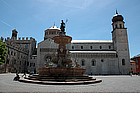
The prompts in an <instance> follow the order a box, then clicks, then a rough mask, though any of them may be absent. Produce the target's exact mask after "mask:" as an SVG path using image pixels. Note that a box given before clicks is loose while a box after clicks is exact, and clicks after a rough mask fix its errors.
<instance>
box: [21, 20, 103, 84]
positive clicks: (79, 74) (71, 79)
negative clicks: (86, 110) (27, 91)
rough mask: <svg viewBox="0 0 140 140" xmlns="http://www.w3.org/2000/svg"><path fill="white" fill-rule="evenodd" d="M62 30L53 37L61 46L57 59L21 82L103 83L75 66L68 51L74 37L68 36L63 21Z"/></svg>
mask: <svg viewBox="0 0 140 140" xmlns="http://www.w3.org/2000/svg"><path fill="white" fill-rule="evenodd" d="M60 29H61V31H60V34H59V35H58V36H55V37H53V40H54V42H55V43H57V44H58V45H59V46H58V49H57V56H56V58H55V59H52V60H51V64H52V65H51V66H50V65H48V66H44V67H41V68H39V69H38V75H31V76H29V77H28V78H26V79H24V80H23V79H22V80H20V81H23V82H32V83H41V84H88V83H97V82H101V81H102V80H97V79H95V78H93V77H89V76H87V75H85V74H84V73H85V69H83V68H81V67H80V66H79V65H78V64H77V63H76V64H75V65H73V61H72V60H71V58H70V52H69V50H68V49H66V44H69V43H71V40H72V37H70V36H67V35H66V32H65V23H64V22H63V20H62V22H61V26H60Z"/></svg>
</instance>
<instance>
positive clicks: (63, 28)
mask: <svg viewBox="0 0 140 140" xmlns="http://www.w3.org/2000/svg"><path fill="white" fill-rule="evenodd" d="M61 21H62V22H61V26H60V29H61V32H62V33H64V34H65V23H64V22H63V20H61Z"/></svg>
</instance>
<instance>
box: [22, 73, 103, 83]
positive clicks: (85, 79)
mask: <svg viewBox="0 0 140 140" xmlns="http://www.w3.org/2000/svg"><path fill="white" fill-rule="evenodd" d="M19 81H20V82H25V83H33V84H43V85H81V84H95V83H100V82H102V80H101V79H96V78H93V77H89V76H76V77H67V79H64V78H63V77H59V78H57V79H55V78H53V77H49V76H39V75H38V74H35V75H31V76H29V77H27V78H21V79H20V80H19Z"/></svg>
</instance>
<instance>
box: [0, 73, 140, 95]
mask: <svg viewBox="0 0 140 140" xmlns="http://www.w3.org/2000/svg"><path fill="white" fill-rule="evenodd" d="M21 75H22V74H20V76H21ZM14 77H15V74H13V73H8V74H0V92H4V93H39V92H41V93H140V76H122V75H121V76H120V75H119V76H117V75H116V76H94V77H95V78H97V79H102V82H101V83H96V84H87V85H40V84H31V83H22V82H18V81H13V78H14Z"/></svg>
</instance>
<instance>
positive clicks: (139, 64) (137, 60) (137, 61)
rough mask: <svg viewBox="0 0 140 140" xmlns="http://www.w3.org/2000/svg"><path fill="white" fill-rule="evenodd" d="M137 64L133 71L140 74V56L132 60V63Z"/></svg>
mask: <svg viewBox="0 0 140 140" xmlns="http://www.w3.org/2000/svg"><path fill="white" fill-rule="evenodd" d="M132 61H133V63H135V70H134V69H132V70H133V73H134V74H140V54H138V55H136V56H134V57H132V58H131V62H132Z"/></svg>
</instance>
